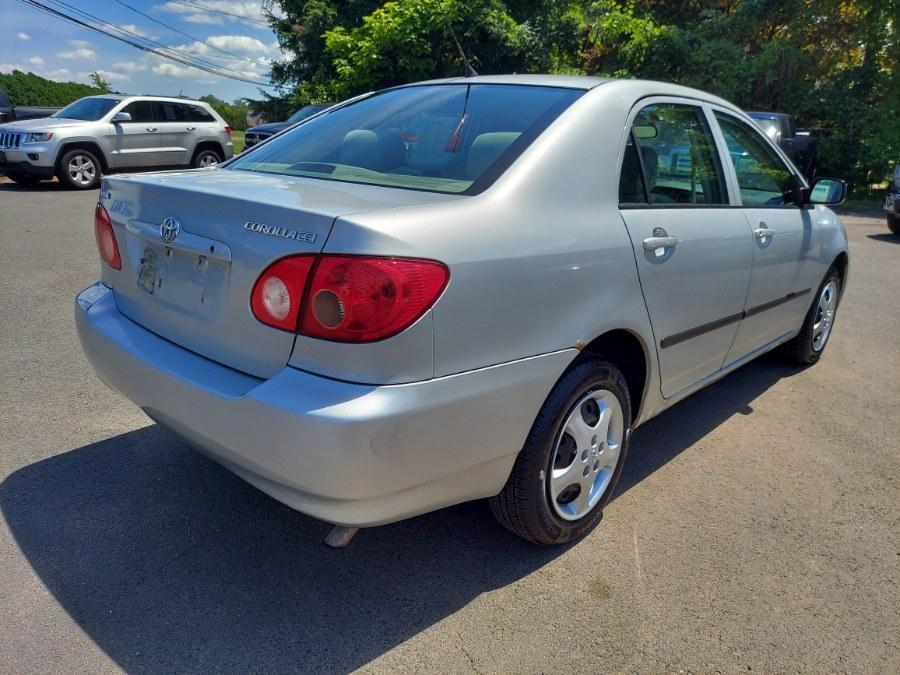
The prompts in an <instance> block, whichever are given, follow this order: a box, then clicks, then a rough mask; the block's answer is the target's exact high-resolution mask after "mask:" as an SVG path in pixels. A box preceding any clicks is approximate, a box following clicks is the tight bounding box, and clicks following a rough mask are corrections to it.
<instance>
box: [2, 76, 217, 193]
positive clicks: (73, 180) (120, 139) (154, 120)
mask: <svg viewBox="0 0 900 675" xmlns="http://www.w3.org/2000/svg"><path fill="white" fill-rule="evenodd" d="M233 154H234V151H233V146H232V143H231V127H229V126H228V125H227V124H226V123H225V121H224V120H223V119H222V118H221V117H219V115H218V113H216V111H215V110H213V109H212V108H211V107H210V106H209V105H208V104H207V103H203V102H201V101H191V100H187V99H181V98H165V97H161V96H121V95H114V94H106V95H103V96H88V97H86V98H82V99H79V100H78V101H75V102H74V103H72V104H70V105H68V106H66V107H65V108H63V109H62V110H60V111H59V112H57V113H55V114H53V115H52V116H51V117H47V118H44V119H33V120H24V121H21V122H12V123H9V124H0V171H2V172H4V173H5V174H6V175H7V176H8V177H9V178H11V179H12V180H14V181H16V182H17V183H24V184H31V183H36V182H38V181H40V180H44V179H48V178H52V177H53V176H56V177H57V178H59V181H60V182H61V183H62V184H63V185H65V186H67V187H70V188H76V189H87V188H95V187H97V186H98V185H99V184H100V174H101V173H114V172H117V171H127V170H132V169H148V168H164V167H185V166H190V167H194V168H199V167H206V166H213V165H214V164H218V163H219V162H222V161H224V160H226V159H229V158H230V157H231V156H232V155H233Z"/></svg>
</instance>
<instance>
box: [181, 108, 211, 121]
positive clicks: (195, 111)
mask: <svg viewBox="0 0 900 675" xmlns="http://www.w3.org/2000/svg"><path fill="white" fill-rule="evenodd" d="M185 107H186V108H187V109H188V111H189V112H190V115H191V119H192V120H193V121H194V122H215V121H216V118H215V117H213V116H212V115H210V114H209V111H208V110H206V109H205V108H203V107H202V106H199V105H187V106H185Z"/></svg>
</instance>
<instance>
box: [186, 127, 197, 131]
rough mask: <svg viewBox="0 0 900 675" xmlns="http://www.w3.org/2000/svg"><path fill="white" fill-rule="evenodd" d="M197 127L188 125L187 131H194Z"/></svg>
mask: <svg viewBox="0 0 900 675" xmlns="http://www.w3.org/2000/svg"><path fill="white" fill-rule="evenodd" d="M196 128H197V127H186V130H187V131H194V130H195V129H196Z"/></svg>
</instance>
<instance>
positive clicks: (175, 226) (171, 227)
mask: <svg viewBox="0 0 900 675" xmlns="http://www.w3.org/2000/svg"><path fill="white" fill-rule="evenodd" d="M179 232H181V223H179V222H178V219H177V218H172V217H169V218H166V219H164V220H163V221H162V224H161V225H160V226H159V238H160V239H162V240H163V241H164V242H165V243H167V244H171V243H172V242H173V241H175V238H176V237H177V236H178V233H179Z"/></svg>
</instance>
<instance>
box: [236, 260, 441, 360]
mask: <svg viewBox="0 0 900 675" xmlns="http://www.w3.org/2000/svg"><path fill="white" fill-rule="evenodd" d="M313 261H315V264H313ZM310 273H311V274H312V278H309V276H310ZM449 278H450V272H449V270H448V269H447V267H446V266H445V265H444V264H443V263H439V262H437V261H435V260H422V259H418V258H380V257H366V256H343V255H322V256H319V258H318V260H316V259H315V258H314V257H313V256H309V255H302V256H296V257H292V258H283V259H282V260H279V261H277V262H275V263H274V264H272V265H271V266H269V267H268V268H267V269H266V271H265V272H263V274H262V276H260V278H259V279H258V280H257V281H256V284H255V286H254V287H253V293H252V296H251V299H250V305H251V308H252V310H253V314H254V316H256V318H257V319H259V320H260V321H262V322H263V323H266V324H268V325H270V326H275V327H276V328H281V329H283V330H289V331H293V332H298V333H300V334H301V335H306V336H308V337H314V338H321V339H325V340H334V341H336V342H374V341H376V340H383V339H384V338H388V337H390V336H392V335H396V334H397V333H399V332H400V331H402V330H404V329H405V328H408V327H409V326H411V325H412V324H413V323H415V322H416V320H418V319H419V318H420V317H421V316H422V315H423V314H424V313H425V312H426V311H428V310H429V309H430V308H431V306H432V305H434V303H435V301H436V300H437V299H438V297H439V296H440V294H441V293H442V292H443V290H444V288H445V287H446V286H447V282H448V280H449ZM301 298H302V300H301Z"/></svg>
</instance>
